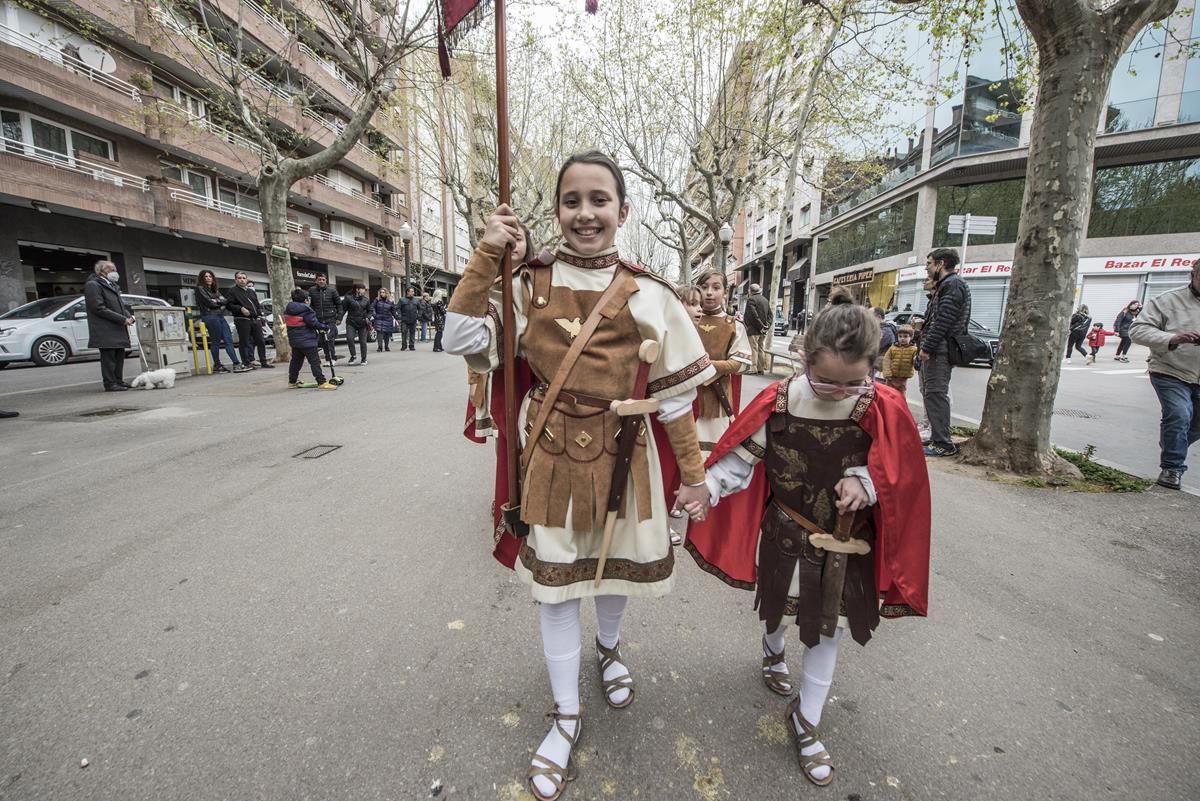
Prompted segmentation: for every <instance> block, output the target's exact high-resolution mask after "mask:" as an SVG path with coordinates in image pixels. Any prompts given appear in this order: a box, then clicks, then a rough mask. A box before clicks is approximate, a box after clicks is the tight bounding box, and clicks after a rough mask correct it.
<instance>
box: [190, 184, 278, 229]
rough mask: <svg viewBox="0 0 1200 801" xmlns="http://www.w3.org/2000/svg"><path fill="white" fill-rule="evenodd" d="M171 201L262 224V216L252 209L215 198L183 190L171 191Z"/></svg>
mask: <svg viewBox="0 0 1200 801" xmlns="http://www.w3.org/2000/svg"><path fill="white" fill-rule="evenodd" d="M170 197H171V200H178V201H181V202H183V203H191V204H192V205H193V206H202V207H203V208H206V209H211V210H213V211H219V212H221V213H222V214H228V215H229V216H230V217H237V218H238V219H239V220H249V221H250V222H256V223H259V224H261V223H262V214H260V213H259V212H257V211H255V210H254V209H246V208H242V207H241V206H237V205H235V204H233V203H227V202H225V201H224V200H217V199H216V198H215V197H209V196H208V195H201V194H199V193H196V192H188V191H185V190H183V189H172V190H171V195H170Z"/></svg>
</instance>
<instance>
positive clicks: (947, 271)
mask: <svg viewBox="0 0 1200 801" xmlns="http://www.w3.org/2000/svg"><path fill="white" fill-rule="evenodd" d="M925 272H926V273H927V274H928V275H929V277H930V278H931V279H932V280H933V281H934V290H933V297H932V298H931V299H930V301H929V308H928V309H926V310H925V324H924V325H923V326H922V327H921V353H920V356H919V357H918V358H919V359H920V360H921V397H922V398H924V400H925V416H926V417H927V418H928V419H929V442H928V444H926V446H925V455H926V456H953V455H954V454H956V453H958V448H957V447H956V446H955V445H954V443H953V442H951V441H950V371H951V369H952V366H951V364H950V355H949V354H950V348H949V340H950V339H952V338H953V337H955V336H957V335H958V334H965V333H967V323H968V321H970V319H971V290H970V288H968V287H967V283H966V282H965V281H963V279H962V276H960V275H959V274H958V251H956V250H954V249H953V248H937V249H936V250H932V251H930V253H929V256H928V257H927V258H926V259H925Z"/></svg>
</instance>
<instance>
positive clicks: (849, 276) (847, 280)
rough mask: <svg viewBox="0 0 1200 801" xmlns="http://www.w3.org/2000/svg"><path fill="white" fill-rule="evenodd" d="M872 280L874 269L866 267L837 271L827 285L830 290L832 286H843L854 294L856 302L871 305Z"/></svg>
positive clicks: (873, 278)
mask: <svg viewBox="0 0 1200 801" xmlns="http://www.w3.org/2000/svg"><path fill="white" fill-rule="evenodd" d="M874 280H875V271H874V270H873V269H871V268H870V267H868V268H866V269H863V270H851V271H850V272H848V273H839V274H837V275H835V276H834V277H833V281H831V282H830V284H829V286H830V287H831V289H830V291H832V287H839V286H840V287H844V288H845V289H847V290H848V291H849V292H850V294H851V295H853V296H854V301H855V302H856V303H859V304H865V305H872V304H871V285H872V283H873V282H874ZM826 297H828V295H826ZM822 305H824V304H822Z"/></svg>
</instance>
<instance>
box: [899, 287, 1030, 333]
mask: <svg viewBox="0 0 1200 801" xmlns="http://www.w3.org/2000/svg"><path fill="white" fill-rule="evenodd" d="M966 282H967V286H968V287H969V288H970V290H971V319H972V320H974V321H975V322H977V323H979V324H980V325H982V326H984V327H985V328H990V329H991V330H993V331H999V330H1000V321H1001V320H1003V319H1004V304H1005V303H1006V302H1007V301H1008V279H1007V278H968V279H966ZM913 308H916V307H915V306H914V307H913Z"/></svg>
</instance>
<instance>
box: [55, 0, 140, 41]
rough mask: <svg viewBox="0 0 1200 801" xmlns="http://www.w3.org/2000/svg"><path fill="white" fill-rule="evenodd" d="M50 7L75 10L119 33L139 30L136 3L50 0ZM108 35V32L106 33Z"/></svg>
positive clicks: (98, 0)
mask: <svg viewBox="0 0 1200 801" xmlns="http://www.w3.org/2000/svg"><path fill="white" fill-rule="evenodd" d="M49 5H50V6H52V7H54V8H56V9H59V10H63V9H69V8H70V7H72V6H74V7H75V8H77V9H79V10H80V11H83V12H84V13H85V14H87V15H88V16H90V17H93V18H94V19H97V20H100V21H101V22H105V23H107V24H108V25H111V26H112V27H113V28H114V29H116V30H118V31H133V30H136V29H137V18H136V10H135V9H136V7H137V4H136V3H131V2H129V0H70V2H68V1H67V0H49ZM105 33H107V31H105Z"/></svg>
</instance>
